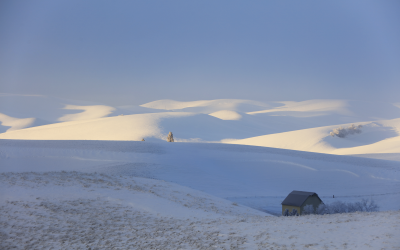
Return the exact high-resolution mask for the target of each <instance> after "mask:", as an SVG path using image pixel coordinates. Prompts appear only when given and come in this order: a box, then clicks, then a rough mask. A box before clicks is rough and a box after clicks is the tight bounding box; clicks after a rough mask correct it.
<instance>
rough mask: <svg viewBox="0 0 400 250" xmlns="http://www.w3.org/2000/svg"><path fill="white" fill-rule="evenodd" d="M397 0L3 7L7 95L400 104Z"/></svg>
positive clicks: (0, 76)
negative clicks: (337, 100) (381, 102)
mask: <svg viewBox="0 0 400 250" xmlns="http://www.w3.org/2000/svg"><path fill="white" fill-rule="evenodd" d="M399 13H400V1H397V0H392V1H391V0H385V1H368V0H362V1H316V0H315V1H203V0H202V1H187V0H185V1H183V0H182V1H122V0H120V1H101V0H96V1H81V0H79V1H78V0H59V1H56V0H47V1H45V0H41V1H40V0H39V1H12V0H3V1H1V2H0V92H1V93H13V94H41V95H49V96H56V97H62V98H69V99H78V100H87V101H94V102H99V103H104V104H109V105H128V104H143V103H146V102H150V101H154V100H159V99H174V100H180V101H190V100H199V99H217V98H240V99H253V100H260V101H281V100H293V101H301V100H307V99H327V98H334V99H361V100H376V101H390V102H400V97H399V96H400V95H399V94H400V14H399Z"/></svg>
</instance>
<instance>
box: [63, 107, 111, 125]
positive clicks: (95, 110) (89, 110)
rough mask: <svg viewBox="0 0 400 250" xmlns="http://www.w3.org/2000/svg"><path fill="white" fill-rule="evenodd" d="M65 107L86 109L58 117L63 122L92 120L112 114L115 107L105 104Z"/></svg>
mask: <svg viewBox="0 0 400 250" xmlns="http://www.w3.org/2000/svg"><path fill="white" fill-rule="evenodd" d="M64 109H68V110H84V111H83V112H81V113H77V114H67V115H64V116H62V117H60V118H58V120H59V121H61V122H66V121H82V120H91V119H96V118H101V117H105V116H107V115H109V114H111V113H112V112H113V111H114V110H115V108H113V107H109V106H104V105H93V106H77V105H66V106H65V107H64Z"/></svg>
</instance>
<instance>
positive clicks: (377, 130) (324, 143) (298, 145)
mask: <svg viewBox="0 0 400 250" xmlns="http://www.w3.org/2000/svg"><path fill="white" fill-rule="evenodd" d="M356 125H361V126H362V127H361V128H360V129H359V131H358V132H359V133H354V134H349V135H347V136H345V137H338V136H335V135H334V134H333V135H330V132H332V131H333V130H334V129H337V128H340V127H341V128H344V129H346V128H349V127H350V126H351V124H342V125H334V126H326V127H319V128H310V129H304V130H297V131H290V132H285V133H278V134H271V135H263V136H257V137H253V138H248V139H243V140H236V141H231V142H228V143H233V144H243V145H254V146H263V147H274V148H283V149H291V150H300V151H308V152H317V153H327V154H338V155H363V154H366V155H372V154H379V155H381V157H382V156H383V154H389V155H392V156H393V154H399V155H400V119H393V120H383V121H374V122H361V123H357V124H356ZM399 159H400V158H399Z"/></svg>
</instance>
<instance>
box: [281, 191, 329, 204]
mask: <svg viewBox="0 0 400 250" xmlns="http://www.w3.org/2000/svg"><path fill="white" fill-rule="evenodd" d="M314 194H315V195H316V196H317V197H318V194H317V193H314V192H304V191H292V192H291V193H290V194H289V195H288V196H287V197H286V198H285V199H284V200H283V201H282V203H281V204H282V205H288V206H296V207H300V206H301V205H303V203H304V202H305V201H306V200H307V198H308V197H309V196H312V195H314ZM318 199H319V197H318ZM320 200H321V199H320ZM321 201H322V200H321Z"/></svg>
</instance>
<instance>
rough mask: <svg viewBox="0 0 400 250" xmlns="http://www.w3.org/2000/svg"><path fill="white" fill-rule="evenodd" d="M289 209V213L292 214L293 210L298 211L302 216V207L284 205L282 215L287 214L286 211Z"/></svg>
mask: <svg viewBox="0 0 400 250" xmlns="http://www.w3.org/2000/svg"><path fill="white" fill-rule="evenodd" d="M286 209H288V210H289V213H291V212H292V210H293V209H297V213H299V214H300V207H296V206H288V205H282V215H283V213H284V212H285V210H286Z"/></svg>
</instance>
